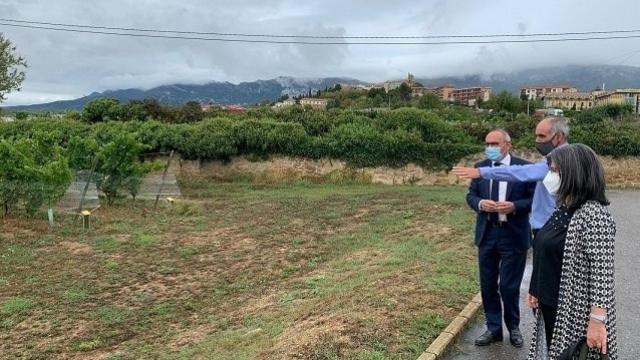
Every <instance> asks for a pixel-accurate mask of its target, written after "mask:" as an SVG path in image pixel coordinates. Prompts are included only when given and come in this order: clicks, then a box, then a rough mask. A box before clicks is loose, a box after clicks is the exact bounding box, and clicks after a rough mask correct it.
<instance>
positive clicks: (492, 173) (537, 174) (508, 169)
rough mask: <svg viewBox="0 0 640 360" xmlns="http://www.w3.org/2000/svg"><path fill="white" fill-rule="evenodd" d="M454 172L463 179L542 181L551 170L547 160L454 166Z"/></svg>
mask: <svg viewBox="0 0 640 360" xmlns="http://www.w3.org/2000/svg"><path fill="white" fill-rule="evenodd" d="M452 172H453V173H454V174H455V175H456V176H458V177H460V178H463V179H477V178H480V177H481V178H483V179H490V180H498V181H514V182H533V181H542V180H543V179H544V177H545V176H546V175H547V172H549V165H548V164H547V161H546V160H543V161H539V162H537V163H535V164H527V165H511V166H498V167H488V166H487V167H480V168H468V167H454V168H453V170H452Z"/></svg>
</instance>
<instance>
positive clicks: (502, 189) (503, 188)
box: [489, 154, 511, 221]
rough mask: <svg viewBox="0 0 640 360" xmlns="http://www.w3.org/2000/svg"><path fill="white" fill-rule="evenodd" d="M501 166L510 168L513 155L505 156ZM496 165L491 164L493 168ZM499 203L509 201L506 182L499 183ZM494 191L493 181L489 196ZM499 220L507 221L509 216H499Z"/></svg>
mask: <svg viewBox="0 0 640 360" xmlns="http://www.w3.org/2000/svg"><path fill="white" fill-rule="evenodd" d="M500 164H501V166H509V165H511V155H510V154H507V156H505V157H504V158H503V159H502V160H500ZM494 165H495V162H492V163H491V167H493V166H494ZM498 186H499V188H498V201H506V200H507V182H506V181H500V182H499V183H498ZM492 189H493V180H491V184H490V185H489V194H491V192H492ZM498 220H499V221H507V215H506V214H498Z"/></svg>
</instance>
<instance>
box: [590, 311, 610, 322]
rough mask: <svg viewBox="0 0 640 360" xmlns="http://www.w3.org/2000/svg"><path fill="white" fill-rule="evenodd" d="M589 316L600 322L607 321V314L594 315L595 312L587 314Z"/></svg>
mask: <svg viewBox="0 0 640 360" xmlns="http://www.w3.org/2000/svg"><path fill="white" fill-rule="evenodd" d="M589 317H590V318H592V319H594V320H598V321H600V322H602V323H605V322H606V321H607V315H596V314H593V313H592V314H589Z"/></svg>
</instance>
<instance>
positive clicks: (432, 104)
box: [417, 93, 444, 110]
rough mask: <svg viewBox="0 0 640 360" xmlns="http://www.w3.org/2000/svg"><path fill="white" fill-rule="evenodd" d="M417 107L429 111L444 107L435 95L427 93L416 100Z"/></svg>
mask: <svg viewBox="0 0 640 360" xmlns="http://www.w3.org/2000/svg"><path fill="white" fill-rule="evenodd" d="M417 106H418V108H420V109H425V110H430V109H442V108H443V107H444V104H443V103H442V101H441V100H440V98H439V97H438V96H437V95H436V94H431V93H428V94H424V95H422V96H421V97H420V98H419V99H418V102H417Z"/></svg>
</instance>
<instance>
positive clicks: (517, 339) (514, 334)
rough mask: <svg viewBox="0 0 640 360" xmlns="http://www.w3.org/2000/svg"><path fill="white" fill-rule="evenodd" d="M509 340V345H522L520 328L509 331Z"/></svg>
mask: <svg viewBox="0 0 640 360" xmlns="http://www.w3.org/2000/svg"><path fill="white" fill-rule="evenodd" d="M509 341H510V342H511V345H513V346H515V347H517V348H519V347H522V344H523V343H524V340H522V333H521V332H520V329H513V330H511V331H510V332H509Z"/></svg>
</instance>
